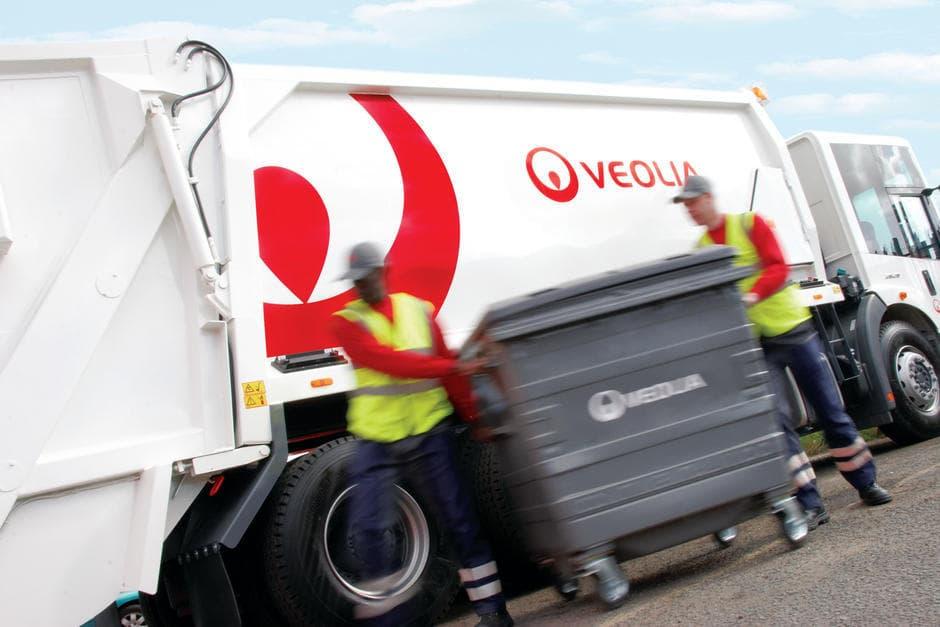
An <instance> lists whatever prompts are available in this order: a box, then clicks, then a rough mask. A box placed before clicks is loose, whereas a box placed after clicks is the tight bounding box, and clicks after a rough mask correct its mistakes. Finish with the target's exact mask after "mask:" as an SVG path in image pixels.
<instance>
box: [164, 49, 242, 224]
mask: <svg viewBox="0 0 940 627" xmlns="http://www.w3.org/2000/svg"><path fill="white" fill-rule="evenodd" d="M186 48H190V49H191V50H190V52H189V55H188V56H187V62H188V61H190V60H191V59H192V58H193V56H194V55H196V54H198V53H200V52H204V53H207V54H209V55H210V56H212V57H213V58H214V59H215V60H216V61H218V62H219V64H220V65H221V66H222V77H221V78H220V79H219V81H218V82H217V83H215V84H213V85H210V86H208V87H206V88H204V89H200V90H198V91H194V92H192V93H189V94H185V95H183V96H180V97H179V98H177V99H176V100H174V101H173V104H172V105H171V106H170V111H171V113H172V115H173V117H176V115H177V112H178V110H179V106H180V105H181V104H182V103H183V102H185V101H187V100H189V99H191V98H196V97H198V96H202V95H205V94H209V93H212V92H214V91H215V90H217V89H219V88H221V87H222V85H223V84H225V82H226V81H228V84H229V88H228V93H227V94H226V96H225V100H223V101H222V105H221V106H220V107H219V109H218V111H216V112H215V115H213V116H212V118H211V119H210V120H209V123H208V124H207V125H206V127H205V128H204V129H203V130H202V132H201V133H200V134H199V136H198V137H197V138H196V141H195V142H194V143H193V147H192V148H191V149H190V151H189V159H188V160H187V165H186V169H187V172H188V173H189V177H190V179H192V178H194V177H193V160H194V158H195V155H196V150H198V149H199V146H200V145H201V144H202V141H203V140H204V139H205V138H206V136H207V135H208V134H209V131H211V130H212V127H213V126H215V125H216V123H217V122H218V121H219V118H220V117H221V116H222V112H223V111H225V108H226V107H228V104H229V102H230V101H231V99H232V93H233V92H234V91H235V77H234V76H233V74H232V66H231V65H230V64H229V62H228V60H227V59H226V58H225V57H224V56H223V55H222V53H221V52H219V51H218V50H217V49H216V48H215V47H214V46H211V45H209V44H207V43H205V42H204V41H199V40H195V39H191V40H188V41H184V42H183V43H181V44H180V45H179V46H178V47H177V48H176V54H181V53H182V52H183V50H185V49H186ZM190 185H191V187H192V190H193V197H194V198H195V200H196V208H197V209H198V210H199V218H200V220H201V221H202V228H203V231H204V232H205V235H206V237H207V238H212V232H211V229H210V228H209V221H208V219H207V218H206V212H205V210H204V209H203V206H202V198H201V197H200V195H199V189H198V185H197V184H196V183H190Z"/></svg>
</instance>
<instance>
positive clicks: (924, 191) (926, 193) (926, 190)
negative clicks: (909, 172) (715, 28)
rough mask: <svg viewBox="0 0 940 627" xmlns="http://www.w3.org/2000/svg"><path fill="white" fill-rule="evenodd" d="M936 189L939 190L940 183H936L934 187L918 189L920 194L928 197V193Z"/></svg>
mask: <svg viewBox="0 0 940 627" xmlns="http://www.w3.org/2000/svg"><path fill="white" fill-rule="evenodd" d="M936 191H940V185H937V186H936V187H927V188H924V189H922V190H921V191H920V195H921V196H923V197H924V198H930V195H931V194H932V193H934V192H936Z"/></svg>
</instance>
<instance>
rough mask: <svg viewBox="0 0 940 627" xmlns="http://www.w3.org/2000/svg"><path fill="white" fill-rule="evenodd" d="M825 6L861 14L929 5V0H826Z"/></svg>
mask: <svg viewBox="0 0 940 627" xmlns="http://www.w3.org/2000/svg"><path fill="white" fill-rule="evenodd" d="M825 4H827V5H830V6H833V7H835V8H837V9H839V10H841V11H845V12H846V13H863V12H866V11H882V10H890V9H910V8H914V7H923V6H927V5H929V4H930V0H828V1H827V2H825Z"/></svg>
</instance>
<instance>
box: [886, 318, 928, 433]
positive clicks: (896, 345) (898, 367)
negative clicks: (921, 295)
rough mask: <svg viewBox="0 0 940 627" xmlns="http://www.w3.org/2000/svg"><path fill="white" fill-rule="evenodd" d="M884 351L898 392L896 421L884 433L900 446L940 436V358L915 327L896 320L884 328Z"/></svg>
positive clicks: (895, 393) (895, 411) (887, 366)
mask: <svg viewBox="0 0 940 627" xmlns="http://www.w3.org/2000/svg"><path fill="white" fill-rule="evenodd" d="M881 349H882V354H883V356H884V360H885V367H886V369H887V371H888V380H889V381H890V382H891V390H892V391H893V392H894V402H895V405H896V407H895V409H894V411H893V412H891V416H892V418H893V419H894V421H893V422H892V423H890V424H886V425H882V426H881V430H882V432H884V434H885V435H887V436H888V437H889V438H891V439H892V440H894V441H895V442H896V443H898V444H913V443H915V442H922V441H923V440H928V439H930V438H932V437H935V436H937V435H940V382H938V373H940V356H938V355H937V351H935V350H934V348H933V347H932V346H931V345H930V342H928V341H927V339H926V338H925V337H924V336H923V335H922V334H921V333H920V332H919V331H918V330H917V329H915V328H914V327H913V326H911V325H910V324H908V323H906V322H901V321H898V320H894V321H891V322H886V323H884V324H883V325H881Z"/></svg>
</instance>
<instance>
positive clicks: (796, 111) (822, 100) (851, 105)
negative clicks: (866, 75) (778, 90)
mask: <svg viewBox="0 0 940 627" xmlns="http://www.w3.org/2000/svg"><path fill="white" fill-rule="evenodd" d="M893 100H894V101H896V99H893V98H891V97H890V96H888V95H887V94H880V93H855V94H842V95H839V96H836V95H833V94H799V95H795V96H785V97H783V98H779V99H773V98H771V100H770V103H769V105H768V106H769V109H770V111H773V112H775V113H789V114H792V115H825V114H834V115H861V114H863V113H871V112H873V111H879V110H882V109H884V108H885V107H886V106H887V105H888V104H889V103H891V102H892V101H893Z"/></svg>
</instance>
